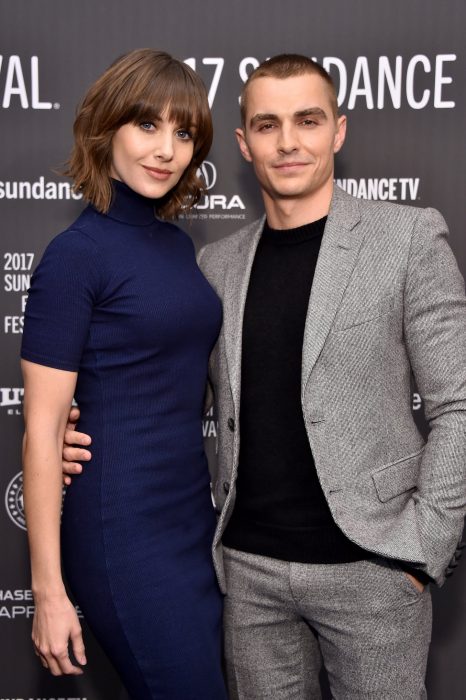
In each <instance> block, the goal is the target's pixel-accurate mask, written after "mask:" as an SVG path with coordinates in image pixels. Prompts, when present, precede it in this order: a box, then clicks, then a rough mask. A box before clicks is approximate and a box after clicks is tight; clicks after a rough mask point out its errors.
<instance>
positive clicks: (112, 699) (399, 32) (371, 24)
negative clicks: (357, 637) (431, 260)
mask: <svg viewBox="0 0 466 700" xmlns="http://www.w3.org/2000/svg"><path fill="white" fill-rule="evenodd" d="M465 22H466V5H465V4H464V2H463V1H462V0H458V2H455V1H454V0H443V1H442V2H439V0H411V1H410V2H404V1H400V0H392V2H391V3H387V2H385V1H384V0H371V1H369V0H352V1H351V2H346V1H345V0H325V1H324V0H316V1H315V2H309V0H290V2H287V3H283V2H281V0H267V2H265V1H262V0H257V1H256V2H247V0H235V1H234V2H231V1H228V0H205V1H201V0H171V1H170V2H162V1H159V0H132V1H131V2H127V1H126V2H125V1H124V0H100V2H93V1H92V0H80V2H79V3H71V2H63V0H41V1H40V2H30V1H28V0H15V2H8V0H0V37H1V43H0V139H1V159H0V227H1V237H0V245H1V253H0V260H1V264H2V266H3V272H2V283H1V291H0V324H1V329H0V333H1V342H2V353H1V365H0V435H1V446H2V449H1V453H2V459H1V470H0V495H1V502H0V561H1V566H0V700H1V699H4V700H6V699H7V698H8V699H9V700H11V699H13V698H14V699H16V700H20V699H21V700H39V699H40V700H52V699H54V700H58V698H60V699H63V700H71V699H73V700H74V699H76V700H84V699H86V700H123V699H124V698H126V695H125V693H124V691H123V690H122V688H121V685H120V684H119V682H118V679H117V678H116V676H115V673H114V672H113V670H112V669H111V667H110V666H109V663H108V661H107V660H106V658H105V656H104V655H103V653H102V652H101V650H100V649H99V648H98V646H97V645H96V643H95V642H94V641H93V640H92V636H91V634H90V632H89V630H88V629H87V628H86V626H85V623H84V630H85V639H86V643H87V648H88V659H89V664H88V668H87V670H86V672H85V674H84V676H82V677H81V678H79V679H73V678H64V679H63V678H62V679H56V678H52V677H51V676H49V675H48V674H47V672H46V671H44V670H43V669H42V667H41V666H40V664H39V663H38V661H37V659H36V657H35V656H34V653H33V650H32V645H31V642H30V628H31V619H32V615H33V610H34V606H33V600H32V596H31V591H30V579H29V570H28V555H27V542H26V530H25V521H24V511H23V502H22V478H21V436H22V395H23V389H22V384H21V375H20V369H19V359H18V354H19V348H20V342H21V332H22V324H23V311H24V307H25V303H26V299H27V290H28V287H29V281H30V276H31V273H32V272H33V270H34V268H35V266H36V264H37V263H38V261H39V259H40V256H41V254H42V252H43V250H44V248H45V246H46V244H47V243H48V241H49V240H50V239H51V238H52V237H53V236H54V235H56V234H57V233H58V232H60V231H61V230H63V229H64V228H65V227H66V226H67V225H68V223H69V222H71V221H72V220H73V219H74V218H75V217H76V216H77V214H78V213H79V211H80V210H81V209H82V207H83V203H82V201H81V199H80V197H79V196H77V195H76V194H74V193H73V192H72V190H71V188H70V183H69V182H68V181H67V180H66V179H65V178H64V177H62V176H61V175H60V174H59V171H60V167H61V166H62V164H63V162H64V161H65V160H66V158H67V156H68V153H69V150H70V147H71V143H72V136H71V128H72V122H73V117H74V112H75V109H76V105H77V103H78V102H79V101H80V99H81V97H82V96H83V94H84V92H85V91H86V89H87V87H88V86H89V85H90V84H91V82H93V80H94V79H95V78H96V77H97V76H98V75H99V74H100V73H101V72H102V71H103V70H104V69H105V68H106V67H107V66H108V65H109V63H110V62H111V61H112V60H113V59H114V58H116V57H117V56H119V55H121V54H122V53H124V52H126V51H129V50H131V49H133V48H140V47H155V48H160V49H164V50H166V51H168V52H169V53H171V54H173V55H175V56H176V57H178V58H180V59H183V60H185V61H186V62H187V63H189V64H190V65H191V66H192V67H193V68H194V69H195V70H196V71H198V73H199V74H200V75H201V76H202V78H203V80H204V81H205V84H206V86H207V88H208V92H209V101H210V105H211V108H212V112H213V118H214V125H215V140H214V145H213V148H212V150H211V153H210V154H209V156H208V159H207V160H206V161H205V162H204V164H203V166H202V172H203V175H204V178H205V180H206V183H207V188H208V191H207V194H206V196H205V197H203V199H202V201H201V202H200V203H199V205H198V206H197V209H196V210H195V212H194V214H193V215H192V216H191V217H190V219H189V220H183V221H182V222H181V225H182V226H183V227H184V228H185V230H186V231H187V232H188V233H189V234H190V235H191V236H192V238H193V240H194V243H195V245H196V247H200V246H201V245H203V244H205V243H206V242H210V241H214V240H217V239H219V238H222V237H223V236H227V235H228V234H230V233H232V232H233V231H235V230H236V229H238V228H240V227H241V226H243V225H244V224H246V223H248V222H251V221H253V220H254V219H255V218H257V217H258V216H259V215H260V214H261V210H262V207H261V200H260V196H259V191H258V187H257V185H256V183H255V180H254V177H253V174H252V172H251V170H250V169H249V167H248V165H247V164H246V163H245V162H244V161H243V160H242V159H241V157H240V155H239V152H238V150H237V146H236V141H235V138H234V128H235V127H236V126H238V125H239V111H238V96H239V93H240V90H241V86H242V84H243V82H244V80H245V79H246V78H247V75H248V74H249V72H250V71H251V70H252V69H253V68H254V67H255V66H256V65H257V64H258V63H259V62H260V61H262V60H264V59H265V58H267V57H269V56H271V55H273V54H276V53H282V52H287V51H288V52H296V53H303V54H306V55H308V56H311V57H313V58H315V59H316V60H318V61H319V62H321V63H322V64H323V65H324V66H325V68H327V69H328V70H329V71H330V73H331V74H332V76H333V77H334V79H335V82H336V86H337V89H338V100H339V104H340V107H341V110H342V112H344V113H346V114H347V115H348V129H349V134H348V138H347V142H346V145H345V146H344V149H343V151H342V152H341V153H340V154H339V155H338V160H337V169H336V179H337V183H338V184H339V185H340V186H341V187H343V188H344V189H346V190H347V191H348V192H351V193H352V194H354V195H356V196H358V197H365V198H370V199H384V200H390V201H394V202H405V203H408V204H412V205H415V206H434V207H437V208H438V209H440V211H441V212H442V213H443V215H444V216H445V218H446V220H447V222H448V225H449V227H450V231H451V245H452V247H453V250H454V252H455V254H456V256H457V259H458V262H459V265H460V268H461V269H462V272H463V274H464V273H466V235H465V230H464V200H465V182H466V179H465V158H464V114H465V106H466V86H465V81H464V76H465V70H464V69H465V61H464V53H465V51H464V27H465ZM413 412H414V415H415V417H416V420H417V421H418V423H419V425H420V426H421V427H422V429H423V430H425V429H426V427H425V425H424V424H423V416H422V397H421V396H419V395H418V394H417V393H416V392H415V390H414V392H413ZM216 429H217V428H216V423H215V416H214V415H213V414H211V415H209V416H207V417H206V420H205V422H204V433H205V437H206V439H207V449H208V453H209V456H210V458H211V459H215V437H216ZM85 575H86V572H85V570H83V576H85ZM141 575H144V573H143V572H141ZM465 584H466V563H462V565H460V567H459V568H458V570H457V572H456V573H455V575H454V576H453V577H452V578H451V579H450V580H448V582H447V584H446V585H445V586H444V587H443V588H442V589H440V590H439V589H436V590H434V591H433V599H434V630H433V640H432V647H431V653H430V659H429V670H428V689H429V697H430V698H432V700H445V698H448V699H449V700H461V699H463V698H464V697H466V677H465V670H464V649H465V648H466V646H465V645H466V624H465V622H466V593H465V590H466V589H465ZM322 682H323V685H324V687H325V677H323V681H322ZM324 692H325V693H326V691H324ZM199 700H202V699H201V698H200V699H199Z"/></svg>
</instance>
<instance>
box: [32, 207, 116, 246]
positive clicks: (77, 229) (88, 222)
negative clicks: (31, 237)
mask: <svg viewBox="0 0 466 700" xmlns="http://www.w3.org/2000/svg"><path fill="white" fill-rule="evenodd" d="M100 218H101V217H100V216H99V214H98V213H97V212H96V211H95V210H94V209H92V207H86V209H84V211H83V212H82V213H81V214H80V215H79V216H78V218H77V219H76V220H75V221H73V223H72V224H70V225H69V226H68V227H67V228H66V229H65V230H64V231H61V232H60V233H58V234H56V235H55V236H54V237H53V238H52V239H51V241H50V242H49V244H48V245H47V247H46V249H45V252H46V253H49V254H50V253H56V254H60V253H62V254H66V255H72V254H73V253H74V254H79V253H84V254H86V253H87V254H91V253H92V254H94V253H97V252H98V249H99V239H100V238H101V236H99V233H100V231H101V229H102V225H101V221H100V220H99V219H100Z"/></svg>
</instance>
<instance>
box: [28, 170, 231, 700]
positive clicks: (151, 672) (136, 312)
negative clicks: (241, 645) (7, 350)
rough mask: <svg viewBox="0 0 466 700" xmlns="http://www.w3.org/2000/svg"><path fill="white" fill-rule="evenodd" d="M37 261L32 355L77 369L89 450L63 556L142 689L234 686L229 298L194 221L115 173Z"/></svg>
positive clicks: (119, 663)
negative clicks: (207, 426) (220, 427)
mask: <svg viewBox="0 0 466 700" xmlns="http://www.w3.org/2000/svg"><path fill="white" fill-rule="evenodd" d="M114 189H115V197H114V201H113V204H112V206H111V208H110V210H109V212H108V214H107V215H102V214H100V213H98V212H97V211H96V210H95V209H94V208H93V207H91V206H89V207H88V208H87V209H85V211H84V212H83V213H82V215H81V216H80V217H79V218H78V219H77V221H76V222H75V223H74V224H73V225H72V226H71V227H70V228H69V229H68V230H66V231H65V232H64V233H61V234H60V235H59V236H57V237H56V238H55V239H54V240H53V241H52V242H51V243H50V245H49V246H48V248H47V249H46V251H45V254H44V256H43V258H42V261H41V262H40V264H39V266H38V268H37V270H36V271H35V273H34V275H33V279H32V282H31V289H30V292H29V299H28V303H27V309H26V317H25V327H24V335H23V343H22V351H21V355H22V357H23V358H24V359H26V360H29V361H31V362H36V363H38V364H42V365H46V366H49V367H55V368H58V369H62V370H69V371H73V372H76V371H77V372H78V381H77V387H76V393H75V396H76V400H77V402H78V403H79V406H80V408H81V421H80V424H79V430H82V431H84V432H87V433H89V434H91V435H92V438H93V442H92V454H93V457H92V460H91V462H89V463H86V464H85V465H84V469H83V473H82V475H80V476H78V477H75V478H74V480H73V483H72V485H71V486H70V487H69V488H68V490H67V493H66V497H65V503H64V510H63V518H62V532H61V539H62V557H63V564H64V569H65V573H66V577H67V580H68V583H69V585H70V588H71V590H72V592H73V594H74V596H75V598H76V600H77V602H78V603H79V605H80V607H81V609H82V611H83V614H84V617H85V619H86V621H87V622H88V624H89V626H90V627H91V629H92V630H93V632H94V634H95V636H96V637H97V639H98V640H99V641H100V643H101V645H102V647H103V648H104V650H105V651H106V652H107V654H108V656H109V658H110V659H111V661H112V662H113V664H114V665H115V667H116V669H117V670H118V672H119V674H120V676H121V679H122V681H123V683H124V684H125V686H126V687H127V689H128V691H129V693H130V695H131V696H132V697H133V698H134V699H135V700H146V699H147V700H149V699H151V700H152V699H154V698H157V699H159V698H160V699H162V698H163V699H164V700H223V699H224V698H226V693H225V689H224V684H223V678H222V673H221V652H220V650H221V608H222V601H221V594H220V593H219V590H218V588H217V583H216V579H215V574H214V569H213V565H212V560H211V543H212V538H213V533H214V528H215V514H214V511H213V508H212V502H211V498H210V488H209V474H208V469H207V462H206V457H205V454H204V450H203V441H202V425H201V424H202V413H203V397H204V391H205V386H206V378H207V362H208V357H209V353H210V351H211V349H212V347H213V345H214V343H215V340H216V337H217V335H218V332H219V329H220V324H221V306H220V302H219V300H218V298H217V297H216V295H215V293H214V292H213V290H212V289H211V287H210V286H209V284H208V283H207V281H206V280H205V278H204V277H203V276H202V274H201V272H200V270H199V269H198V267H197V265H196V260H195V254H194V248H193V244H192V242H191V240H190V239H189V237H188V236H187V235H186V234H185V233H184V232H183V231H181V230H180V229H179V228H178V227H176V226H174V225H172V224H170V223H166V222H160V221H158V220H157V219H156V218H155V217H154V207H153V202H152V201H151V200H147V199H145V198H144V197H141V196H139V195H138V194H136V193H135V192H133V191H132V190H131V189H129V188H128V187H126V185H124V184H123V183H120V182H115V183H114Z"/></svg>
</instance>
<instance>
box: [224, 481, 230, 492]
mask: <svg viewBox="0 0 466 700" xmlns="http://www.w3.org/2000/svg"><path fill="white" fill-rule="evenodd" d="M223 490H224V491H225V493H228V492H229V491H230V482H229V481H224V482H223Z"/></svg>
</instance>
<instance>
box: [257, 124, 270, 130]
mask: <svg viewBox="0 0 466 700" xmlns="http://www.w3.org/2000/svg"><path fill="white" fill-rule="evenodd" d="M270 129H273V124H271V123H266V124H261V126H260V127H259V131H270Z"/></svg>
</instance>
